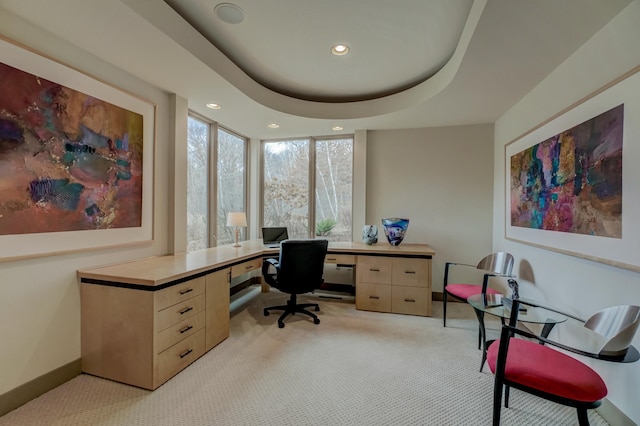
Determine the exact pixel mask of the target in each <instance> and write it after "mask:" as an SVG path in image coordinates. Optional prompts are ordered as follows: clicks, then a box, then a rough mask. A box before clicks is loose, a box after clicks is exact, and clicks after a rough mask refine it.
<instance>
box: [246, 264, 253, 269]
mask: <svg viewBox="0 0 640 426" xmlns="http://www.w3.org/2000/svg"><path fill="white" fill-rule="evenodd" d="M251 268H253V265H249V266H245V267H244V269H251Z"/></svg>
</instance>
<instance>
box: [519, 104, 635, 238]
mask: <svg viewBox="0 0 640 426" xmlns="http://www.w3.org/2000/svg"><path fill="white" fill-rule="evenodd" d="M623 126H624V105H623V104H621V105H618V106H616V107H615V108H612V109H610V110H609V111H606V112H604V113H602V114H600V115H598V116H596V117H594V118H591V119H590V120H587V121H585V122H583V123H581V124H578V125H577V126H575V127H572V128H570V129H568V130H565V131H563V132H561V133H558V134H556V135H554V136H552V137H550V138H548V139H546V140H544V141H542V142H540V143H538V144H536V145H533V146H531V147H529V148H527V149H525V150H523V151H521V152H518V153H517V154H515V155H512V156H511V225H512V226H521V227H527V228H534V229H545V230H548V231H560V232H570V233H578V234H586V235H595V236H601V237H610V238H622V136H623Z"/></svg>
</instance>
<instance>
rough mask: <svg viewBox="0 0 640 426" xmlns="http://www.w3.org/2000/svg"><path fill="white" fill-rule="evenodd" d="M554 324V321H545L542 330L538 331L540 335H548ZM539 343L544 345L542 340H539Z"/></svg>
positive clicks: (545, 336)
mask: <svg viewBox="0 0 640 426" xmlns="http://www.w3.org/2000/svg"><path fill="white" fill-rule="evenodd" d="M555 325H556V323H555V322H545V323H544V327H542V332H541V333H540V336H542V337H544V338H545V339H546V338H547V337H549V333H551V330H553V327H554V326H555ZM540 343H541V344H543V345H544V342H540Z"/></svg>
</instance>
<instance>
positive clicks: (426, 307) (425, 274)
mask: <svg viewBox="0 0 640 426" xmlns="http://www.w3.org/2000/svg"><path fill="white" fill-rule="evenodd" d="M356 309H363V310H372V311H378V312H392V313H399V314H409V315H421V316H430V315H431V260H430V259H423V258H403V257H385V256H358V258H357V267H356Z"/></svg>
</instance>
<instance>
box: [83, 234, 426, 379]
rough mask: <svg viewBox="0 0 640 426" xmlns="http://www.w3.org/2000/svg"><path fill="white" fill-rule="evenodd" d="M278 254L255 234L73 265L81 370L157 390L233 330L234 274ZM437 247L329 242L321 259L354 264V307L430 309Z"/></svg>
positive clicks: (407, 310) (420, 312)
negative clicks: (232, 241) (234, 241)
mask: <svg viewBox="0 0 640 426" xmlns="http://www.w3.org/2000/svg"><path fill="white" fill-rule="evenodd" d="M277 253H278V249H270V248H266V247H264V246H263V245H262V241H261V240H251V241H244V242H242V245H241V247H237V248H236V247H232V246H231V245H226V246H220V247H215V248H211V249H207V250H200V251H197V252H193V253H189V254H180V255H168V256H157V257H150V258H145V259H140V260H135V261H131V262H124V263H118V264H113V265H107V266H102V267H96V268H89V269H82V270H79V271H78V278H79V280H80V292H81V303H82V305H81V310H82V370H83V371H84V372H85V373H89V374H93V375H96V376H100V377H105V378H108V379H112V380H116V381H119V382H123V383H128V384H131V385H134V386H139V387H142V388H145V389H156V388H157V387H158V386H160V385H162V384H163V383H164V382H166V381H167V380H169V379H170V378H171V377H173V376H174V375H175V374H177V373H178V372H179V371H181V370H182V369H183V368H185V367H186V366H188V365H189V364H190V363H192V362H193V361H195V360H196V359H197V358H199V357H200V356H202V355H203V354H204V353H205V352H207V351H208V350H210V349H212V348H213V347H214V346H216V345H217V344H218V343H220V342H221V341H223V340H224V339H226V338H227V337H229V284H230V280H231V278H232V277H236V276H239V275H241V274H246V273H248V272H252V271H255V270H259V269H260V268H261V266H262V259H263V257H267V256H273V255H276V254H277ZM434 254H435V252H434V251H433V250H432V249H431V248H430V247H429V246H427V245H423V244H402V245H400V246H396V247H393V246H390V245H389V244H387V243H378V244H375V245H372V246H369V245H366V244H363V243H342V242H339V243H333V242H332V243H329V249H328V254H327V258H326V259H327V262H330V263H340V264H350V263H351V262H353V263H354V264H355V265H356V308H358V309H366V310H375V311H381V312H398V313H406V314H412V315H425V316H430V315H431V257H432V256H433V255H434ZM387 301H388V303H387Z"/></svg>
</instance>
